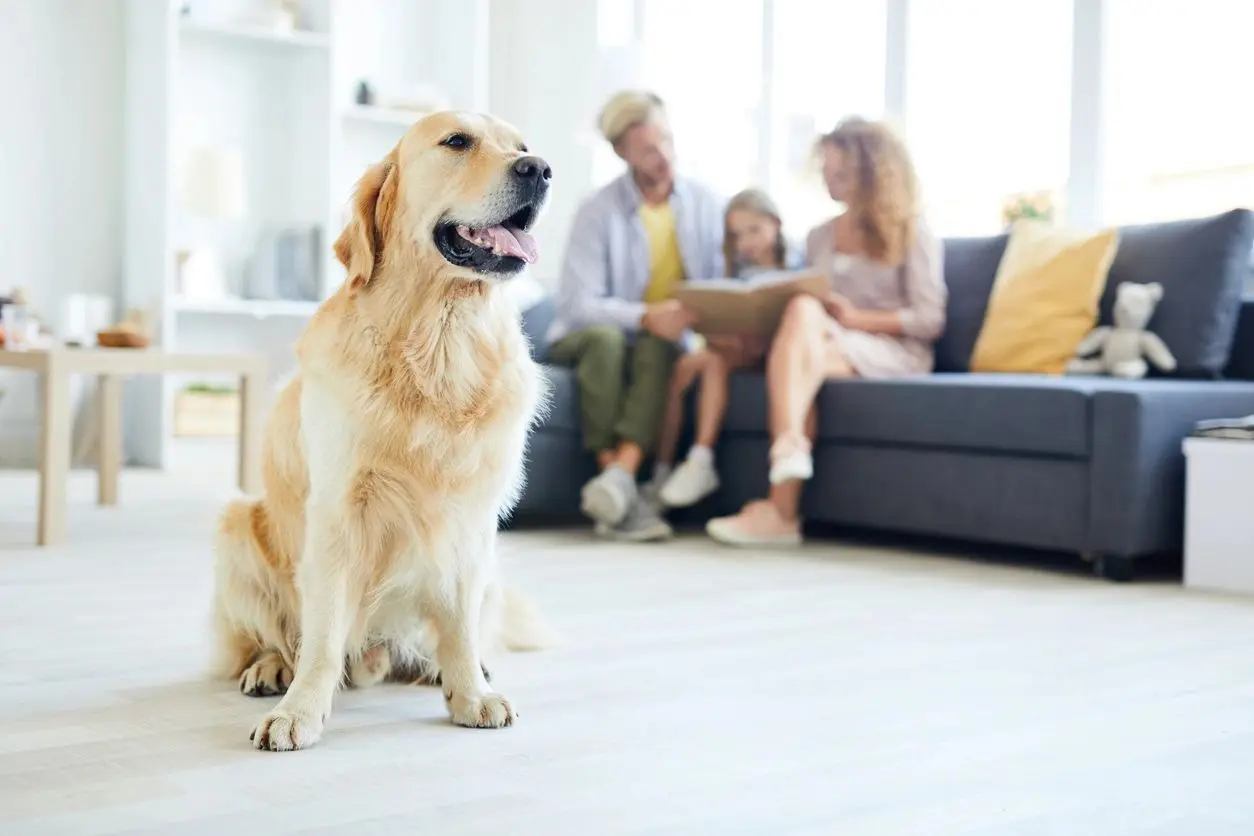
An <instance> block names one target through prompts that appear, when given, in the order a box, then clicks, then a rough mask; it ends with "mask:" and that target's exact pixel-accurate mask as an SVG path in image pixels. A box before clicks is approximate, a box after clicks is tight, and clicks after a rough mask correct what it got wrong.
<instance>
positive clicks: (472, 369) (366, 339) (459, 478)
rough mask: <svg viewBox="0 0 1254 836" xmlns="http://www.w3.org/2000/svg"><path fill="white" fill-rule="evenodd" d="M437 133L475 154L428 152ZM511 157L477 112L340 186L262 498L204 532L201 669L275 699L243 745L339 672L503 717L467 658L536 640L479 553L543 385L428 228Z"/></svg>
mask: <svg viewBox="0 0 1254 836" xmlns="http://www.w3.org/2000/svg"><path fill="white" fill-rule="evenodd" d="M451 132H462V133H464V134H465V135H467V136H469V137H470V138H471V139H472V140H473V145H472V146H471V147H470V148H469V149H462V150H453V149H451V148H448V147H445V146H444V145H441V141H442V140H443V139H444V138H445V137H447V136H448V135H449V134H450V133H451ZM523 149H524V146H523V145H522V142H521V139H520V137H519V135H518V133H517V132H516V131H515V130H514V129H513V128H511V127H509V126H507V125H505V124H504V123H501V122H499V121H497V120H495V119H493V118H491V117H488V116H483V115H477V114H464V113H442V114H435V115H432V116H429V117H427V118H425V119H423V120H422V121H421V122H419V123H418V124H416V125H415V126H414V127H413V128H411V129H410V130H409V131H408V132H407V133H406V135H405V136H404V137H403V138H402V139H401V141H400V142H399V143H398V144H397V146H396V147H395V148H394V149H393V150H392V151H391V152H390V153H389V154H388V155H387V157H385V158H384V159H383V160H382V161H381V162H379V163H378V164H376V165H374V166H373V167H372V168H370V169H369V171H368V172H367V173H366V174H365V175H364V176H363V178H362V179H361V181H360V182H359V184H358V186H357V189H356V193H355V195H354V199H353V218H352V220H351V221H350V223H349V225H348V226H347V228H346V229H345V230H344V232H343V234H342V235H341V236H340V238H339V240H338V241H337V242H336V245H335V251H336V255H337V256H338V257H339V259H340V260H341V261H342V262H343V263H344V265H345V267H346V268H347V270H348V281H347V282H346V283H345V285H344V286H343V287H342V288H340V290H339V291H338V292H337V293H336V294H335V295H334V296H332V297H331V298H330V299H328V300H327V301H326V302H325V303H323V305H322V306H321V307H320V308H319V310H318V311H317V313H316V314H315V315H314V317H313V319H312V321H311V322H310V324H309V326H308V327H307V329H306V330H305V332H304V334H303V335H302V336H301V338H300V340H299V342H298V343H297V355H298V357H299V361H300V362H299V373H298V375H297V376H296V377H295V378H294V379H293V380H292V381H290V382H289V383H288V385H287V386H286V387H285V388H284V389H283V390H282V392H281V393H280V394H279V396H278V398H277V401H276V403H275V406H274V409H273V412H272V414H271V417H270V423H269V427H268V430H267V439H266V440H267V444H266V451H265V457H264V468H265V472H264V486H265V493H264V496H263V497H262V498H260V499H257V500H238V501H235V502H233V503H231V504H230V505H229V506H228V507H227V508H226V510H225V512H224V513H223V516H222V520H221V523H220V526H219V531H218V536H217V543H216V556H217V563H216V588H215V594H214V602H213V615H214V626H215V634H216V639H217V651H218V658H217V668H218V670H219V671H220V672H221V673H223V674H224V675H229V676H232V677H237V678H238V679H239V682H240V687H241V689H242V690H244V691H246V692H248V693H253V694H266V693H280V692H283V691H284V690H286V694H285V695H284V696H283V699H282V700H281V701H280V702H279V703H278V705H277V706H276V707H275V708H274V709H273V710H272V711H270V713H268V714H267V715H266V716H265V717H264V718H263V719H262V720H261V722H260V723H259V724H258V726H257V727H256V729H255V730H254V733H253V742H254V745H255V746H257V747H258V748H265V749H272V750H288V749H299V748H304V747H307V746H310V745H312V744H314V743H315V742H317V740H318V739H319V738H320V736H321V734H322V730H323V726H324V723H325V721H326V718H327V715H328V714H329V712H330V710H331V703H332V698H333V696H334V694H335V692H336V690H337V688H338V687H339V686H340V684H341V681H342V680H343V679H344V678H345V676H346V670H347V678H348V680H349V681H350V682H352V684H354V685H356V686H361V685H367V684H371V683H373V682H377V681H379V680H380V679H382V678H384V677H385V676H387V675H389V673H395V672H396V670H397V669H398V668H405V667H406V666H409V665H412V663H425V661H426V660H431V662H432V663H433V665H434V668H432V667H427V668H426V669H425V673H426V674H427V675H428V678H434V677H432V676H431V674H432V671H433V670H438V677H439V680H440V681H441V684H442V689H443V692H444V698H445V701H446V703H447V706H448V710H449V713H450V715H451V716H452V719H453V721H454V722H455V723H458V724H460V725H464V726H478V727H500V726H507V725H510V724H511V723H512V722H513V720H514V717H515V712H514V709H513V707H512V706H511V705H510V703H509V701H508V700H506V698H505V697H504V696H502V695H501V694H499V693H496V692H495V691H494V690H493V689H492V688H491V687H490V685H489V683H488V680H487V678H486V675H485V672H484V670H483V669H482V667H481V657H482V655H483V653H484V652H485V651H486V650H490V649H491V648H492V647H494V646H498V645H501V646H504V647H508V648H510V649H534V648H538V647H540V646H544V645H546V644H549V643H550V642H551V641H552V639H553V636H552V634H551V633H550V632H549V631H548V629H547V627H546V626H545V625H544V624H543V623H542V622H541V621H540V619H539V616H538V615H537V614H536V613H535V612H534V611H533V610H532V609H531V608H530V606H529V605H528V604H527V603H526V602H525V601H523V600H522V599H521V598H520V597H519V596H517V595H516V594H515V593H513V592H511V591H510V590H506V589H505V588H503V587H502V586H501V585H500V583H499V581H498V579H497V576H496V562H497V561H496V555H495V541H496V531H497V520H498V516H499V515H500V514H502V513H505V512H507V511H508V509H510V508H511V507H512V504H513V503H514V502H515V501H516V499H517V496H518V494H519V491H520V488H521V481H522V464H523V456H524V448H525V444H526V440H527V435H528V432H529V430H530V426H531V423H532V421H533V418H534V416H535V415H536V412H537V410H538V409H539V408H540V406H541V405H542V403H543V401H544V398H545V392H544V389H543V384H542V378H541V376H540V374H539V370H538V368H537V366H536V365H535V363H533V362H532V360H531V358H530V355H529V352H528V347H527V344H526V340H525V337H524V336H523V334H522V330H521V327H520V323H519V316H518V312H517V310H516V308H515V307H514V306H513V305H511V304H510V303H509V302H508V300H506V299H505V298H504V297H503V294H502V293H501V292H500V290H499V287H498V285H497V279H495V278H493V277H492V276H486V275H481V274H479V273H476V272H473V271H471V270H469V269H464V268H458V267H455V266H453V265H452V264H450V263H449V262H448V261H446V260H445V259H444V258H443V256H441V254H440V252H439V250H438V248H437V247H436V245H435V243H434V241H433V230H434V228H435V226H436V224H437V223H438V222H440V221H441V220H442V219H446V218H449V217H453V218H468V219H472V218H479V217H483V216H484V215H485V213H488V212H491V211H493V207H495V206H499V205H500V202H501V201H502V200H503V198H502V195H503V194H504V192H505V189H506V183H507V179H508V171H509V169H510V166H511V165H512V164H513V163H514V162H515V161H516V160H517V159H518V158H519V157H520V156H522V155H523V153H524V150H523ZM346 663H347V667H346ZM293 672H294V673H293Z"/></svg>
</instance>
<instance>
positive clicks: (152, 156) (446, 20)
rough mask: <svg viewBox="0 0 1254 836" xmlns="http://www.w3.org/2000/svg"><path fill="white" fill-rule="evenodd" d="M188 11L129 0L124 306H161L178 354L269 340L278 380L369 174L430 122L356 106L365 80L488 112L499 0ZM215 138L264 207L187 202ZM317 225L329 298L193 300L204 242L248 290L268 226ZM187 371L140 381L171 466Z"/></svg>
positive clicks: (159, 459)
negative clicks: (278, 11)
mask: <svg viewBox="0 0 1254 836" xmlns="http://www.w3.org/2000/svg"><path fill="white" fill-rule="evenodd" d="M184 5H185V4H184V3H183V2H180V0H127V4H126V18H127V24H126V25H127V30H126V40H127V49H126V61H127V67H126V78H127V105H126V107H127V114H126V123H127V128H126V130H127V138H126V201H125V210H126V256H125V268H124V269H125V276H124V283H123V287H124V300H123V303H124V305H125V306H126V307H128V308H143V309H146V310H149V311H151V312H152V314H153V319H154V325H155V327H156V341H157V344H159V345H161V346H162V347H164V348H167V349H171V350H187V351H198V352H200V351H221V352H233V351H256V352H262V353H265V354H267V355H268V356H269V357H270V359H271V371H272V375H273V376H274V377H275V378H276V379H277V378H279V377H281V376H283V375H285V374H286V373H287V372H288V371H289V370H290V367H291V366H292V364H293V363H294V357H293V355H292V351H291V346H292V343H293V342H294V340H295V339H296V338H297V337H298V336H299V334H300V332H301V330H302V329H303V327H304V326H305V324H306V323H307V321H308V319H309V317H310V316H312V315H313V313H314V311H315V310H316V309H317V306H318V303H319V301H320V300H321V299H324V298H326V297H327V296H329V295H330V294H331V293H332V292H334V290H335V289H336V288H337V287H338V286H339V285H340V283H341V282H342V281H343V278H344V272H343V268H342V267H341V266H340V264H339V263H338V261H336V260H335V257H334V254H333V252H332V244H333V243H334V241H335V238H336V237H337V236H338V235H339V232H340V230H341V229H342V228H343V224H344V222H345V220H346V219H347V215H346V207H347V205H348V199H349V197H350V193H351V189H352V187H353V184H354V183H355V182H356V180H357V179H358V178H359V177H360V176H361V173H362V171H364V170H365V168H366V166H368V165H370V164H371V163H373V162H375V161H377V160H378V159H380V158H381V157H383V156H384V155H385V154H386V153H387V152H388V151H389V150H390V149H391V148H392V147H393V146H394V145H395V144H396V142H397V141H398V140H399V139H400V138H401V136H402V135H403V134H404V132H405V130H406V129H407V128H408V127H409V126H410V125H412V124H413V123H414V122H416V121H417V120H418V119H419V118H421V114H420V113H417V112H414V111H411V110H403V109H391V108H387V107H364V106H360V105H357V104H355V102H354V92H355V89H356V86H357V84H358V82H359V81H360V80H362V79H369V80H370V81H371V83H372V84H373V85H375V86H376V87H379V86H382V87H383V88H384V89H396V90H401V91H404V90H406V89H412V88H413V87H414V86H415V85H422V84H426V85H433V86H435V87H436V88H438V89H440V90H441V91H442V92H443V93H444V94H445V96H446V97H447V99H448V101H449V104H450V106H452V107H457V108H466V109H475V110H479V109H483V108H485V107H486V104H487V85H488V76H487V69H488V64H487V44H488V5H489V0H304V2H303V3H302V8H301V19H300V21H299V23H298V27H297V29H296V31H289V32H282V31H275V30H271V29H266V28H263V27H259V26H256V25H253V24H251V23H246V22H241V21H246V20H249V19H250V17H249V13H250V12H254V11H256V9H257V8H259V7H261V6H264V5H268V4H267V3H266V1H265V0H192V2H191V3H189V4H186V5H188V6H189V7H190V14H188V15H186V16H185V15H183V14H181V9H182V7H183V6H184ZM449 32H457V33H458V37H456V38H450V37H448V33H449ZM468 47H470V51H469V52H467V48H468ZM204 147H230V148H232V149H234V150H236V151H238V152H239V154H240V156H242V158H243V165H244V174H245V177H244V179H245V191H246V199H245V203H246V207H247V208H246V210H245V216H244V217H243V218H242V219H240V220H239V221H232V222H228V223H220V224H218V223H215V224H208V223H206V222H205V221H203V220H202V219H197V218H195V217H194V216H191V215H190V214H189V213H187V212H185V211H184V209H183V205H182V195H181V191H180V186H181V174H182V165H183V160H184V158H185V155H186V154H187V153H188V152H189V151H190V150H192V149H194V148H204ZM311 227H317V228H318V230H319V241H318V250H319V255H318V258H317V260H316V267H315V269H316V272H317V277H316V278H317V280H316V286H317V291H318V293H317V295H318V297H319V299H318V300H290V299H278V300H276V299H245V298H239V296H238V295H236V296H232V297H231V298H225V299H216V300H201V299H194V298H185V297H184V296H182V295H181V292H180V287H179V281H178V271H177V266H176V265H177V264H178V253H179V252H180V251H181V250H185V249H188V248H189V247H190V246H191V245H192V244H193V243H195V244H196V245H199V246H203V245H205V244H206V243H210V244H211V245H212V246H213V249H214V252H215V253H216V254H217V255H218V256H219V258H220V261H221V262H222V264H223V267H224V273H225V275H226V278H227V280H228V283H229V284H230V285H231V287H230V289H231V290H233V291H234V292H235V293H236V294H238V293H239V291H240V289H241V288H242V287H243V284H242V276H243V273H244V270H245V268H246V264H247V263H248V262H249V259H250V258H251V257H252V256H253V254H254V253H255V252H256V249H257V245H258V242H259V241H260V240H261V239H262V237H263V236H264V235H265V234H266V233H267V232H273V231H277V230H283V229H297V228H301V229H307V228H311ZM198 380H202V378H198ZM187 382H189V381H187V380H183V379H166V380H160V379H155V378H154V379H137V380H135V381H131V382H128V384H127V385H128V390H127V404H126V418H127V426H126V431H127V454H128V458H129V459H130V460H131V461H132V462H133V463H135V464H140V465H145V466H157V467H160V466H163V465H164V464H165V463H166V462H167V461H168V460H169V458H170V446H171V443H172V439H173V401H174V394H175V392H176V391H178V390H179V389H180V388H181V387H182V386H183V385H185V384H186V383H187ZM205 382H214V381H212V380H207V381H205Z"/></svg>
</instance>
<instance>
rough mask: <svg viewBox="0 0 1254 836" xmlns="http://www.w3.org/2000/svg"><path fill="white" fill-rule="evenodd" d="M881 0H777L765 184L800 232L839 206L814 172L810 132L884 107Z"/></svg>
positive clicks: (879, 113)
mask: <svg viewBox="0 0 1254 836" xmlns="http://www.w3.org/2000/svg"><path fill="white" fill-rule="evenodd" d="M886 5H887V4H886V0H824V2H821V3H810V2H799V0H776V2H775V4H774V9H775V18H774V21H773V22H774V30H775V39H774V40H775V43H774V50H773V51H774V59H775V60H774V74H773V75H774V79H773V102H772V106H773V109H774V123H775V124H774V125H772V157H773V159H772V160H771V172H772V178H771V191H772V193H773V194H774V197H775V199H776V201H777V202H778V203H779V206H780V211H781V212H782V213H783V215H784V224H785V226H786V227H787V228H788V229H789V231H790V232H792V233H793V234H794V235H802V234H804V233H805V231H806V230H808V229H810V228H811V227H813V226H814V225H815V224H817V223H819V222H821V221H823V220H826V219H827V218H830V217H831V216H832V215H833V214H835V213H836V211H837V208H836V207H835V206H834V205H833V204H832V201H831V198H830V197H828V194H827V190H826V189H825V188H824V186H823V182H822V179H821V177H820V175H819V169H818V165H817V157H816V155H815V140H816V139H817V138H818V136H819V135H820V134H822V133H826V132H827V131H830V130H831V129H832V128H833V127H834V126H835V125H836V123H837V122H838V121H839V120H840V119H841V118H842V117H845V116H849V115H855V114H856V115H859V116H865V117H866V118H868V119H877V118H880V117H881V116H882V115H883V111H884V63H885V60H884V59H885V55H884V50H885V35H886V31H887V20H886Z"/></svg>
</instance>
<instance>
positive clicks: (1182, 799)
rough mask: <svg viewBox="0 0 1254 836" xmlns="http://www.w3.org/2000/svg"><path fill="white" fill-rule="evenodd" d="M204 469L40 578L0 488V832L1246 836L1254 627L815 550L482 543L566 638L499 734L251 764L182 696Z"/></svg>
mask: <svg viewBox="0 0 1254 836" xmlns="http://www.w3.org/2000/svg"><path fill="white" fill-rule="evenodd" d="M228 465H229V462H223V463H222V466H221V468H220V472H217V470H215V469H214V468H209V470H211V471H214V472H205V470H203V469H198V470H197V471H196V472H197V474H198V476H202V477H203V478H204V479H205V481H204V482H202V483H194V482H192V481H190V478H189V477H186V476H184V477H183V478H181V479H178V478H173V477H160V476H156V475H153V474H143V473H128V474H127V475H126V477H125V479H124V483H123V506H122V507H120V508H116V509H99V508H96V507H94V506H93V505H92V503H91V500H92V482H91V477H90V475H89V474H81V475H79V476H77V477H76V481H75V484H74V489H73V499H74V503H73V507H72V509H71V516H70V539H71V543H70V544H69V545H67V546H65V547H63V548H56V549H48V550H37V549H35V548H33V547H31V546H30V545H29V544H30V543H31V540H32V536H33V528H34V506H33V490H34V481H33V478H32V477H31V476H29V475H25V474H22V475H5V476H0V833H3V834H6V836H7V835H8V834H26V833H40V834H44V833H47V834H59V833H123V832H126V833H134V832H149V833H178V834H200V833H204V834H231V833H247V834H250V836H251V834H266V836H271V834H278V833H287V832H322V833H344V834H354V836H356V835H357V834H371V833H433V834H480V833H482V834H489V833H490V834H497V835H499V834H524V835H526V834H571V836H600V835H601V834H619V833H623V834H627V833H630V834H646V833H648V834H685V835H686V834H719V835H720V836H721V834H769V835H770V836H777V834H801V833H805V834H840V836H846V835H847V834H875V835H876V836H881V835H882V836H898V835H899V834H900V835H904V834H920V836H939V835H940V834H981V836H993V834H996V835H997V836H1001V835H1002V834H1014V835H1015V836H1018V835H1019V834H1022V835H1023V836H1028V835H1029V834H1031V835H1032V836H1037V835H1038V834H1060V835H1061V834H1065V836H1085V835H1086V834H1094V836H1118V835H1119V834H1154V836H1166V835H1167V834H1171V836H1175V834H1179V835H1180V836H1208V835H1209V834H1234V836H1235V835H1236V834H1241V836H1248V834H1251V833H1254V797H1252V796H1251V792H1250V789H1249V785H1250V780H1251V778H1252V777H1254V658H1252V657H1254V650H1252V649H1251V647H1252V646H1251V643H1250V636H1251V635H1254V602H1251V601H1246V600H1236V599H1224V598H1220V597H1212V596H1204V595H1200V594H1194V593H1188V592H1185V591H1183V590H1182V589H1180V588H1178V587H1177V586H1174V585H1170V584H1161V583H1159V584H1136V585H1131V586H1119V585H1111V584H1107V583H1104V582H1100V581H1097V580H1095V579H1092V578H1089V577H1084V576H1079V575H1076V576H1068V575H1063V574H1058V573H1050V572H1046V571H1039V570H1038V571H1033V570H1027V569H1022V568H1015V567H1014V566H1011V565H997V564H989V563H987V562H981V563H977V562H973V561H967V560H963V559H960V558H956V557H952V556H950V557H942V556H935V555H933V556H928V555H910V554H903V553H899V552H894V551H890V550H882V549H879V550H877V549H870V548H866V547H857V546H848V545H846V546H842V545H840V544H839V543H825V544H820V545H814V546H812V547H809V548H807V549H806V550H805V551H803V552H802V553H799V554H791V555H785V554H744V553H733V552H728V551H724V550H721V549H718V548H716V547H713V546H712V545H710V544H708V543H706V542H705V541H703V540H701V539H698V538H695V537H685V538H682V539H680V540H679V541H677V542H675V543H673V544H671V545H667V546H659V547H648V546H644V547H627V546H609V545H603V544H600V543H595V542H594V541H592V540H591V539H590V538H589V537H587V536H585V535H581V534H578V533H569V532H567V533H552V534H544V533H522V534H511V535H507V537H506V543H507V548H508V550H509V553H508V556H507V567H508V569H509V571H510V574H511V576H512V577H513V579H514V580H515V581H516V582H517V583H518V584H519V585H520V586H521V587H523V588H524V589H526V590H527V591H528V592H530V593H531V594H532V595H533V596H534V597H536V598H537V599H538V600H539V601H540V602H541V604H542V606H543V607H544V609H545V610H546V611H547V613H548V614H549V616H550V617H551V618H552V620H553V621H554V622H556V623H557V624H558V626H559V627H560V628H561V629H562V630H563V631H564V632H565V633H566V634H567V635H568V636H569V638H570V642H569V644H568V645H567V646H566V647H564V648H563V649H561V650H558V651H553V652H549V653H543V654H530V655H517V656H512V657H508V658H506V659H504V660H501V661H500V662H499V663H498V664H497V665H496V669H495V671H494V674H495V678H496V679H495V681H496V682H497V683H498V684H499V685H500V687H501V688H502V690H504V691H505V692H506V693H507V694H509V695H510V697H511V698H512V699H513V700H514V701H515V702H516V704H517V706H518V708H519V710H520V712H521V717H520V721H519V724H518V725H517V726H515V727H513V728H511V729H506V730H501V731H470V730H464V729H457V728H453V727H451V726H450V725H449V724H448V722H447V721H446V719H445V717H444V713H443V707H442V704H441V699H440V697H439V694H438V692H436V691H435V690H433V689H418V688H405V687H400V686H387V687H383V688H379V689H376V690H373V691H366V692H349V693H346V694H344V695H343V696H342V698H341V699H340V700H339V702H338V704H337V710H336V713H335V714H334V715H333V717H332V719H331V722H330V726H329V730H328V734H327V736H326V737H325V739H324V740H323V742H322V743H321V744H320V745H319V746H318V747H316V748H314V749H312V750H310V751H307V752H303V753H295V754H262V753H256V752H254V751H253V750H252V749H251V748H250V746H249V744H248V740H247V735H248V732H249V730H250V728H251V725H252V723H253V721H254V720H256V719H257V717H259V716H260V714H261V712H262V711H263V709H264V708H265V707H266V705H268V704H269V703H270V702H271V701H270V700H253V699H248V698H246V697H243V696H241V695H240V694H239V693H238V692H236V690H235V688H234V686H233V685H232V684H230V683H219V682H209V681H205V680H204V679H203V678H202V677H201V676H200V671H201V669H202V665H203V659H204V651H205V642H204V637H203V631H202V625H203V623H204V618H205V612H206V604H207V597H208V593H209V552H208V549H207V546H206V534H207V532H208V530H209V527H210V525H211V522H212V517H213V514H214V512H215V510H216V507H217V504H218V502H219V501H220V500H221V499H222V498H223V497H224V496H226V495H228V493H229V486H228V483H229V471H228Z"/></svg>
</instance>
